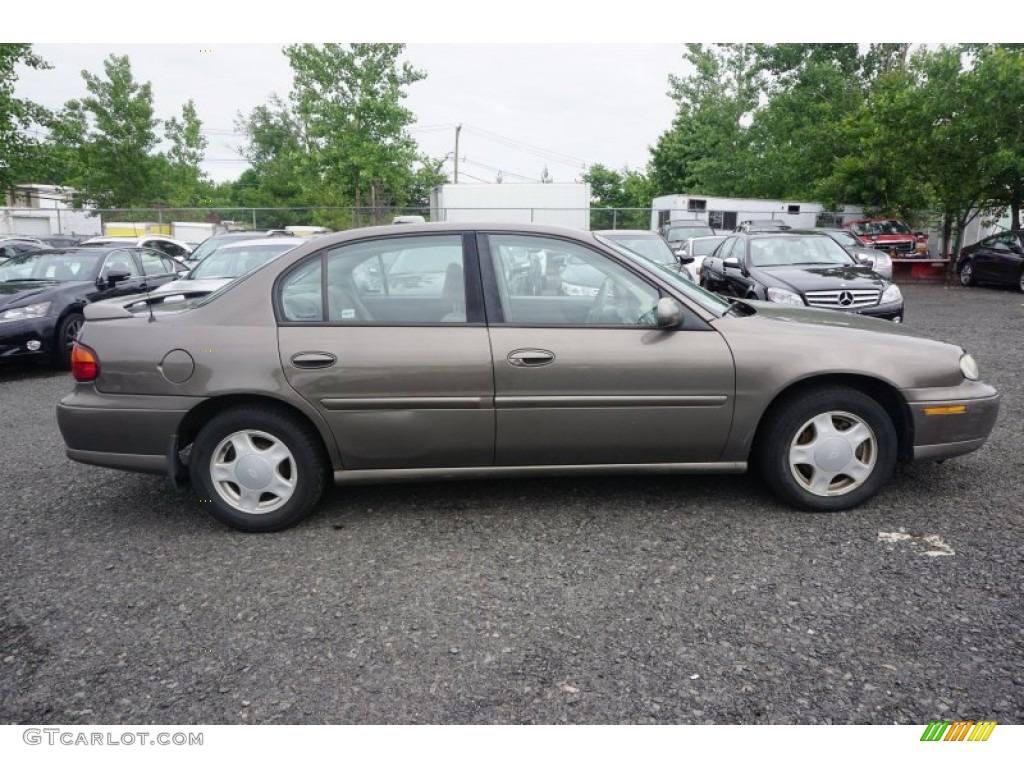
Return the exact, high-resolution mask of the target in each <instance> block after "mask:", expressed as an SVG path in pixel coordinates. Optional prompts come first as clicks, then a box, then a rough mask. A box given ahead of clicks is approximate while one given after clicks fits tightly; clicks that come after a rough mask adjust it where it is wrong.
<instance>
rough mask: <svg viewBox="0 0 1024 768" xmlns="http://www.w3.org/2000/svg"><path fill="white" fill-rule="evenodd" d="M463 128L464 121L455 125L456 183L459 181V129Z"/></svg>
mask: <svg viewBox="0 0 1024 768" xmlns="http://www.w3.org/2000/svg"><path fill="white" fill-rule="evenodd" d="M461 130H462V123H459V124H458V125H456V126H455V183H456V184H458V183H459V131H461Z"/></svg>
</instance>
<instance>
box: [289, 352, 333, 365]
mask: <svg viewBox="0 0 1024 768" xmlns="http://www.w3.org/2000/svg"><path fill="white" fill-rule="evenodd" d="M336 362H338V358H336V357H335V356H334V355H332V354H330V353H329V352H297V353H296V354H294V355H292V365H294V366H295V367H296V368H330V367H331V366H332V365H334V364H335V363H336Z"/></svg>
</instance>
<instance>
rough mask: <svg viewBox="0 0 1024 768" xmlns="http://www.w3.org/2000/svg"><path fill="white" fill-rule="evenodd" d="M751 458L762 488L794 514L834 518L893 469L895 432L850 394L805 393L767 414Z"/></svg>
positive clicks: (863, 399)
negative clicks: (827, 514)
mask: <svg viewBox="0 0 1024 768" xmlns="http://www.w3.org/2000/svg"><path fill="white" fill-rule="evenodd" d="M758 436H759V437H758V441H757V443H756V445H755V455H754V459H755V462H756V465H757V468H758V470H759V472H760V474H761V476H762V478H763V479H764V482H765V484H766V485H767V486H768V487H769V488H770V489H771V490H772V491H773V492H774V493H775V494H776V495H777V496H778V497H779V498H781V499H782V500H784V501H786V502H788V503H789V504H791V505H793V506H795V507H798V508H800V509H806V510H811V511H815V512H838V511H840V510H844V509H850V508H852V507H856V506H858V505H859V504H862V503H864V502H865V501H867V500H868V499H870V498H871V497H872V496H874V495H875V494H876V493H878V491H879V490H880V489H881V488H882V486H883V485H884V484H885V483H886V481H888V479H889V477H890V476H891V475H892V473H893V470H894V469H895V466H896V454H897V438H896V429H895V427H894V426H893V422H892V419H891V418H890V417H889V414H888V413H887V412H886V410H885V409H884V408H883V407H882V406H881V405H880V404H879V403H878V401H877V400H875V399H874V398H872V397H870V396H868V395H866V394H864V393H863V392H861V391H859V390H856V389H852V388H849V387H828V388H822V389H818V390H814V391H811V392H807V391H806V390H804V391H802V392H800V393H799V394H797V395H794V396H791V397H788V398H786V399H785V400H783V401H781V402H779V403H778V404H777V405H776V406H774V407H773V409H772V411H771V412H770V413H769V414H768V415H767V416H766V417H765V421H764V422H763V424H762V426H761V428H760V429H759V431H758Z"/></svg>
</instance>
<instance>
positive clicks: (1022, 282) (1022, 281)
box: [1017, 267, 1024, 292]
mask: <svg viewBox="0 0 1024 768" xmlns="http://www.w3.org/2000/svg"><path fill="white" fill-rule="evenodd" d="M1017 287H1018V288H1019V289H1020V290H1021V291H1022V292H1024V267H1021V270H1020V275H1019V276H1018V277H1017Z"/></svg>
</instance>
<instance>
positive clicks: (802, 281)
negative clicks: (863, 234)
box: [755, 264, 889, 293]
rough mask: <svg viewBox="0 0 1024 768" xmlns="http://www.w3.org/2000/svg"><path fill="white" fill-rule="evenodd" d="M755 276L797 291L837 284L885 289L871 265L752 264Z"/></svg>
mask: <svg viewBox="0 0 1024 768" xmlns="http://www.w3.org/2000/svg"><path fill="white" fill-rule="evenodd" d="M755 270H756V271H757V274H758V278H759V279H760V280H761V282H763V283H764V284H765V285H766V286H775V287H778V288H789V289H792V290H795V291H797V292H799V293H803V292H805V291H828V290H834V289H839V288H860V289H864V288H871V289H875V290H879V291H884V290H885V288H886V287H887V286H888V284H889V283H888V281H887V280H885V278H883V277H882V276H881V275H879V274H876V273H875V272H872V271H871V268H870V267H866V266H857V265H855V264H850V265H849V266H846V265H824V264H808V265H807V266H803V267H798V266H789V267H755Z"/></svg>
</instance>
